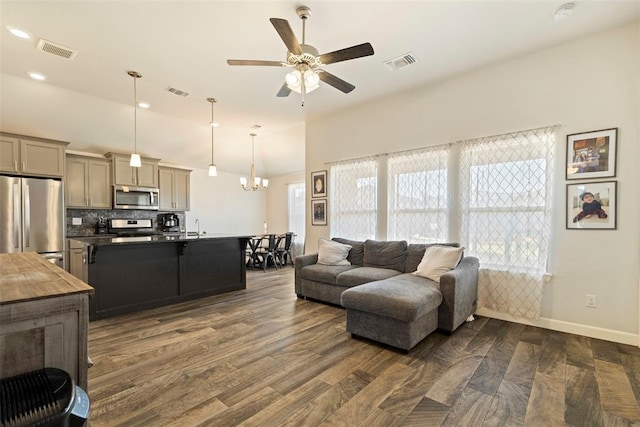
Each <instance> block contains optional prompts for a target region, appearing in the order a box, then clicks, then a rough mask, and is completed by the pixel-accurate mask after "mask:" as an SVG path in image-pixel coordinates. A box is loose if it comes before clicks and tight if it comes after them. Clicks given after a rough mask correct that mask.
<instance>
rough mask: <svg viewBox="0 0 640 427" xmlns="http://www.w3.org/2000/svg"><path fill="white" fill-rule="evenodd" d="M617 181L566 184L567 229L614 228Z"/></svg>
mask: <svg viewBox="0 0 640 427" xmlns="http://www.w3.org/2000/svg"><path fill="white" fill-rule="evenodd" d="M616 184H617V182H616V181H606V182H582V183H576V184H567V229H568V230H615V229H616V217H617V208H616V206H617V188H616V187H617V185H616Z"/></svg>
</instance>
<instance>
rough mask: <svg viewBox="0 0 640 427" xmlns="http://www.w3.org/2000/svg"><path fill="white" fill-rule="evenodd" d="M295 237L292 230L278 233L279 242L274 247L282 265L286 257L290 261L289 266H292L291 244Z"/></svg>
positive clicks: (285, 262)
mask: <svg viewBox="0 0 640 427" xmlns="http://www.w3.org/2000/svg"><path fill="white" fill-rule="evenodd" d="M295 237H296V235H295V234H293V232H291V231H289V232H287V233H284V234H281V235H280V244H279V245H278V247H277V248H276V256H277V257H278V260H279V261H280V265H281V266H284V265H286V264H287V257H288V258H289V260H290V261H291V267H292V268H293V267H294V265H293V255H291V248H292V246H293V240H294V238H295Z"/></svg>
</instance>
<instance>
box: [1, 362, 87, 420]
mask: <svg viewBox="0 0 640 427" xmlns="http://www.w3.org/2000/svg"><path fill="white" fill-rule="evenodd" d="M89 408H90V402H89V396H87V393H86V392H85V391H84V390H83V389H82V388H80V387H78V386H76V385H75V384H74V382H73V380H72V379H71V376H70V375H69V374H68V373H67V372H66V371H63V370H62V369H57V368H44V369H40V370H37V371H33V372H29V373H26V374H22V375H17V376H15V377H10V378H4V379H0V425H1V426H2V427H22V426H43V427H54V426H55V427H75V426H82V425H83V424H84V423H85V421H86V420H87V419H88V418H89Z"/></svg>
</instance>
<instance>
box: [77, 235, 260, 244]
mask: <svg viewBox="0 0 640 427" xmlns="http://www.w3.org/2000/svg"><path fill="white" fill-rule="evenodd" d="M249 237H250V236H249V235H246V236H244V235H232V234H201V235H199V236H193V235H190V234H184V233H182V234H159V235H151V236H135V237H118V236H115V235H105V234H103V235H99V236H78V237H73V236H67V238H68V239H71V240H77V241H80V242H83V243H87V244H90V245H94V246H107V245H122V244H145V243H162V242H192V241H197V240H211V239H228V238H237V239H241V238H244V239H248V238H249Z"/></svg>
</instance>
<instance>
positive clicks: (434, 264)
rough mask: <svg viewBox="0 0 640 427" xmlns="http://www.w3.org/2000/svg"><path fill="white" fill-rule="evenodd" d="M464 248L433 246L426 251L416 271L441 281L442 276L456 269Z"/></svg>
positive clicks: (423, 275) (422, 275) (420, 274)
mask: <svg viewBox="0 0 640 427" xmlns="http://www.w3.org/2000/svg"><path fill="white" fill-rule="evenodd" d="M463 251H464V248H452V247H448V246H431V247H428V248H427V249H426V250H425V252H424V257H423V258H422V261H420V264H419V265H418V269H417V270H416V272H415V273H413V274H416V275H418V276H421V277H426V278H428V279H431V280H433V281H436V282H438V283H439V282H440V276H442V275H443V274H445V273H447V272H448V271H450V270H452V269H454V268H455V267H456V265H458V263H459V262H460V260H461V259H462V252H463Z"/></svg>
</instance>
